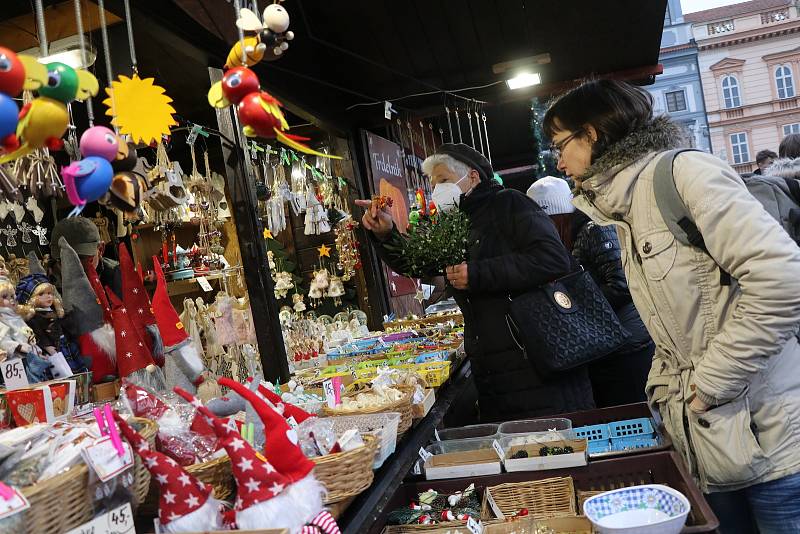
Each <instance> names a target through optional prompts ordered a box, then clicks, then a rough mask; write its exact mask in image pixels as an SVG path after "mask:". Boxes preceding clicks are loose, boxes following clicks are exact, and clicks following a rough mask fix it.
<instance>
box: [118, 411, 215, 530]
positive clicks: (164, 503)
mask: <svg viewBox="0 0 800 534" xmlns="http://www.w3.org/2000/svg"><path fill="white" fill-rule="evenodd" d="M114 419H115V420H116V421H117V425H119V429H120V432H122V435H123V436H125V439H126V440H128V443H130V444H131V447H133V450H134V451H136V454H138V455H139V456H140V457H141V458H142V461H143V462H144V465H145V466H146V467H147V470H148V471H150V474H151V475H152V476H153V479H154V480H155V481H156V482H158V485H159V489H160V493H161V497H160V499H159V503H158V520H159V522H160V523H161V527H162V531H163V532H191V531H205V530H222V529H223V528H224V523H223V520H222V513H221V511H222V507H221V503H220V502H219V501H217V500H216V499H215V498H214V497H213V496H212V488H211V486H209V485H207V484H204V483H202V482H200V481H199V480H197V479H196V478H195V477H193V476H192V475H190V474H189V473H187V472H186V471H185V470H184V469H183V468H182V467H181V466H179V465H178V463H177V462H176V461H175V460H173V459H172V458H169V457H167V456H165V455H164V454H162V453H160V452H157V451H152V450H150V445H149V444H148V443H147V441H145V439H144V438H142V436H140V435H139V434H138V433H137V432H136V431H135V430H133V429H132V428H131V427H130V426H129V425H128V423H127V422H125V420H124V419H122V417H120V415H119V414H118V413H116V412H115V413H114Z"/></svg>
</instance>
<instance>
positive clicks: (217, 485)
mask: <svg viewBox="0 0 800 534" xmlns="http://www.w3.org/2000/svg"><path fill="white" fill-rule="evenodd" d="M184 469H186V472H187V473H189V474H190V475H192V476H195V477H197V480H199V481H201V482H205V483H206V484H210V485H211V486H212V487H213V488H214V497H215V498H217V499H219V500H221V501H225V500H228V498H229V497H230V496H231V495H233V473H232V472H231V459H230V458H229V457H228V456H227V455H226V456H222V457H221V458H217V459H216V460H211V461H210V462H203V463H201V464H194V465H190V466H187V467H185V468H184Z"/></svg>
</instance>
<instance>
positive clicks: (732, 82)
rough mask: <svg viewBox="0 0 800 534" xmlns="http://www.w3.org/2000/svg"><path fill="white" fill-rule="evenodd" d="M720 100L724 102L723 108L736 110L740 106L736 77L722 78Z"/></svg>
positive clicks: (740, 100)
mask: <svg viewBox="0 0 800 534" xmlns="http://www.w3.org/2000/svg"><path fill="white" fill-rule="evenodd" d="M722 98H723V99H724V100H725V108H726V109H731V108H738V107H739V106H741V105H742V99H741V98H740V96H739V80H737V79H736V76H731V75H728V76H725V77H724V78H722Z"/></svg>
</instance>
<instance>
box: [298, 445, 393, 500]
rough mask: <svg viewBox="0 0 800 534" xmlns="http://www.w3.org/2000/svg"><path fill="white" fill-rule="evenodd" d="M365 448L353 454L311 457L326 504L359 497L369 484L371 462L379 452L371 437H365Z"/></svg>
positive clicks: (341, 453)
mask: <svg viewBox="0 0 800 534" xmlns="http://www.w3.org/2000/svg"><path fill="white" fill-rule="evenodd" d="M364 444H365V446H364V447H359V448H357V449H353V450H352V451H347V452H340V453H336V454H329V455H327V456H320V457H318V458H311V461H312V462H314V464H315V467H314V475H315V476H316V477H317V480H319V481H320V482H322V483H323V484H324V485H325V487H326V488H327V490H328V495H327V497H325V504H332V503H336V502H339V501H343V500H345V499H347V498H348V497H353V496H355V495H358V494H359V493H361V492H362V491H364V490H365V489H367V488H368V487H369V486H370V484H372V477H373V476H374V473H373V472H372V462H373V461H374V460H375V452H376V451H377V450H378V440H377V439H376V438H375V437H374V436H369V435H365V436H364Z"/></svg>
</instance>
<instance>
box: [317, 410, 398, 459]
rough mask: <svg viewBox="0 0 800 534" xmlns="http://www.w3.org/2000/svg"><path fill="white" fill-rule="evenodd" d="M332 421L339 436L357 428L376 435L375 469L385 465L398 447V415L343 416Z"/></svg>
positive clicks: (388, 413)
mask: <svg viewBox="0 0 800 534" xmlns="http://www.w3.org/2000/svg"><path fill="white" fill-rule="evenodd" d="M330 420H331V421H333V431H334V432H335V433H336V435H337V436H341V435H342V434H343V433H344V432H346V431H347V430H349V429H351V428H357V429H358V430H359V431H360V432H361V433H362V434H370V435H374V436H375V437H376V438H377V439H378V448H377V453H376V454H375V462H374V463H373V467H374V468H375V469H377V468H379V467H380V466H381V465H383V462H385V461H386V459H387V458H388V457H389V455H391V454H392V453H393V452H394V451H395V448H396V447H397V425H398V423H399V422H400V414H398V413H394V412H387V413H372V414H366V415H341V416H338V417H331V418H330Z"/></svg>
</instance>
